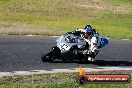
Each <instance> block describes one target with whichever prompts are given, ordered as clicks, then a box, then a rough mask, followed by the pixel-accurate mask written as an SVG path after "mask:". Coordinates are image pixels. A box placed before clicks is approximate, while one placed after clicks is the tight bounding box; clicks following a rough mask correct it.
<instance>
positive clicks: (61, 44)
mask: <svg viewBox="0 0 132 88" xmlns="http://www.w3.org/2000/svg"><path fill="white" fill-rule="evenodd" d="M67 37H70V39H71V40H74V42H73V41H72V42H67V41H66V39H67ZM56 41H57V47H58V48H59V49H60V50H61V52H62V53H63V52H67V51H69V50H70V48H71V47H72V46H73V45H77V46H78V48H83V47H84V46H85V45H86V41H85V40H84V39H83V38H81V37H79V36H74V35H73V34H65V35H61V36H60V37H59V38H58V39H57V40H56Z"/></svg>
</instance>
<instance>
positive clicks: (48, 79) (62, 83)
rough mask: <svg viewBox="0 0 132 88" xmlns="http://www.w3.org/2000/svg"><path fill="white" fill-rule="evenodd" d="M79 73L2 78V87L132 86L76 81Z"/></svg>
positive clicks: (125, 87)
mask: <svg viewBox="0 0 132 88" xmlns="http://www.w3.org/2000/svg"><path fill="white" fill-rule="evenodd" d="M76 76H77V73H53V74H40V75H28V76H12V77H2V78H0V88H107V87H109V88H131V87H132V82H131V83H129V84H84V85H79V84H77V83H76V81H75V78H76Z"/></svg>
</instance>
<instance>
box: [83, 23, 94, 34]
mask: <svg viewBox="0 0 132 88" xmlns="http://www.w3.org/2000/svg"><path fill="white" fill-rule="evenodd" d="M84 29H85V30H86V32H88V33H90V32H92V27H91V26H90V25H87V26H85V28H84Z"/></svg>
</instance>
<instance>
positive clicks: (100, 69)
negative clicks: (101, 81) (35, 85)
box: [0, 67, 132, 77]
mask: <svg viewBox="0 0 132 88" xmlns="http://www.w3.org/2000/svg"><path fill="white" fill-rule="evenodd" d="M83 69H85V71H86V72H98V71H117V70H118V71H120V70H121V71H122V70H124V71H129V70H132V67H125V68H124V67H123V68H122V67H97V68H83ZM59 72H67V73H70V72H78V68H71V69H52V70H50V71H48V70H29V71H13V72H0V77H3V76H14V75H32V74H43V73H59Z"/></svg>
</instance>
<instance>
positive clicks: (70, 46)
mask: <svg viewBox="0 0 132 88" xmlns="http://www.w3.org/2000/svg"><path fill="white" fill-rule="evenodd" d="M100 39H101V41H100V46H99V48H102V47H104V46H105V45H107V44H108V39H106V38H100ZM56 42H57V45H56V46H54V47H52V49H51V51H50V52H48V53H47V54H46V55H43V56H41V59H42V61H43V62H52V61H54V60H56V59H58V60H63V61H71V60H75V61H88V60H87V58H88V57H89V53H88V49H87V47H88V46H89V44H88V42H87V41H86V40H85V39H84V38H83V37H81V36H76V35H74V34H68V33H66V34H63V35H61V36H60V37H58V39H57V40H56Z"/></svg>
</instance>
